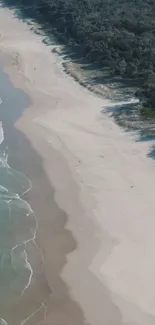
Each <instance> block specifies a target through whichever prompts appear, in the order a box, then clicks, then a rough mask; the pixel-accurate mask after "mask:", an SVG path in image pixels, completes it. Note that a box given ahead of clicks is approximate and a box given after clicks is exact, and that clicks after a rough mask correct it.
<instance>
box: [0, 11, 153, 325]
mask: <svg viewBox="0 0 155 325" xmlns="http://www.w3.org/2000/svg"><path fill="white" fill-rule="evenodd" d="M12 17H13V15H12V13H11V12H9V11H8V10H7V9H2V8H1V9H0V33H1V37H0V46H1V49H2V51H3V52H7V53H10V54H11V56H12V57H13V58H14V59H13V62H14V64H15V66H18V72H19V75H18V77H16V80H15V78H14V77H13V72H11V71H13V70H11V67H9V68H8V71H9V72H10V75H11V78H12V80H13V81H14V82H15V84H17V85H19V82H20V80H21V79H22V78H23V77H24V82H23V84H24V89H25V91H27V92H28V93H29V94H30V96H31V99H32V101H33V106H32V107H31V108H30V109H29V110H27V111H26V112H25V114H24V116H23V117H22V118H21V120H20V121H19V122H18V124H17V126H18V127H19V128H20V129H21V130H22V131H23V132H24V133H25V134H26V135H27V137H29V139H30V140H31V142H32V144H33V146H34V147H35V149H36V150H38V152H40V154H41V155H42V156H43V159H44V166H45V170H46V173H47V175H48V177H49V179H50V180H51V182H52V184H53V185H54V187H55V188H56V200H57V202H58V204H59V206H60V207H62V208H63V209H64V210H65V211H66V212H67V214H68V216H69V219H68V220H69V221H68V225H67V227H68V229H70V230H71V231H72V233H73V236H74V237H75V239H76V241H77V243H78V246H77V249H76V250H75V251H73V252H72V253H71V254H69V256H68V263H67V265H66V266H65V268H64V270H63V273H62V278H63V279H64V280H65V282H66V283H67V285H68V287H69V291H70V294H71V297H72V298H73V299H74V300H75V301H77V303H78V304H79V305H80V306H81V307H82V309H83V311H84V315H85V318H86V322H87V323H89V324H91V325H103V324H105V325H114V324H115V325H119V324H133V325H153V324H155V170H154V163H153V161H152V160H150V159H148V158H147V157H146V154H147V153H148V150H149V145H150V144H149V143H139V142H135V139H134V138H133V137H132V136H131V135H129V134H126V133H124V132H123V130H121V129H120V128H119V127H118V126H117V125H116V124H115V123H114V121H113V120H112V119H111V118H109V117H108V116H107V115H106V114H102V113H101V111H102V109H103V108H104V107H105V106H107V105H112V103H109V102H107V101H106V100H103V99H101V98H98V97H97V96H95V95H93V94H91V93H90V92H89V91H88V90H86V89H84V88H82V87H81V86H80V85H78V84H77V83H76V82H75V81H74V80H73V79H72V78H71V77H69V76H67V75H65V73H64V72H63V69H62V66H61V59H60V58H59V57H58V56H57V54H54V53H51V48H52V47H51V48H50V47H46V46H45V45H44V44H43V43H42V42H41V39H40V37H39V36H37V35H34V34H33V33H32V32H31V31H29V29H30V27H29V26H27V25H26V24H25V23H23V22H21V21H19V20H18V19H16V18H12ZM21 87H23V86H22V83H21ZM29 126H30V128H32V127H34V135H35V132H36V131H35V128H37V130H40V131H38V132H40V133H39V134H40V138H38V142H39V141H40V143H41V142H42V141H43V140H42V139H44V140H46V142H47V143H48V146H49V152H51V156H52V158H51V160H49V157H47V155H46V154H45V152H44V150H41V148H40V147H39V145H38V142H37V140H36V138H35V136H34V137H33V135H32V134H31V133H29ZM52 152H53V153H55V154H53V155H52ZM58 162H59V163H58ZM115 306H117V307H118V309H117V308H115ZM56 325H57V324H56ZM65 325H70V324H65Z"/></svg>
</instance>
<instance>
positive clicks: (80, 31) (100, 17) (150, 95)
mask: <svg viewBox="0 0 155 325" xmlns="http://www.w3.org/2000/svg"><path fill="white" fill-rule="evenodd" d="M9 1H10V2H13V3H12V4H16V5H20V6H21V5H22V6H24V8H25V9H26V8H27V9H28V10H29V8H31V14H33V15H35V17H37V19H39V20H40V21H46V22H48V23H49V24H50V25H51V26H52V27H53V28H55V30H56V31H57V32H58V33H59V35H61V36H63V40H64V41H65V42H66V43H67V44H69V45H71V46H73V45H74V46H76V50H77V53H79V54H80V55H82V56H84V57H86V58H87V59H88V60H90V61H92V62H95V63H98V64H100V65H101V66H102V67H107V66H108V67H110V69H111V72H112V73H113V74H115V75H120V76H121V77H123V78H125V79H131V80H137V81H138V84H139V85H140V90H139V91H138V92H137V96H139V97H140V98H141V100H142V101H143V103H144V109H143V114H144V113H145V112H146V111H147V109H148V110H149V111H148V115H150V114H151V113H150V112H151V110H153V111H154V110H155V1H154V0H136V1H135V0H9ZM152 115H153V114H152Z"/></svg>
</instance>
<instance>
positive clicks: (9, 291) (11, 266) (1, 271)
mask: <svg viewBox="0 0 155 325" xmlns="http://www.w3.org/2000/svg"><path fill="white" fill-rule="evenodd" d="M19 94H20V95H19ZM0 95H1V100H0V119H1V120H2V123H1V124H0V325H4V324H8V325H9V324H10V323H9V322H8V320H7V302H8V304H11V303H10V301H11V299H15V297H21V296H23V295H24V293H25V291H26V290H27V289H28V287H29V285H30V284H31V279H32V275H33V270H32V268H31V265H30V263H29V259H28V256H27V251H26V249H27V246H26V245H27V243H28V242H30V241H33V240H34V239H35V236H36V228H37V223H36V219H35V216H34V213H33V211H32V209H31V207H30V205H29V204H28V203H27V202H26V201H25V200H24V194H25V193H26V192H28V191H29V190H30V189H31V181H30V180H29V179H28V178H27V177H26V176H25V175H23V174H22V173H20V172H19V171H17V170H15V169H13V168H11V167H10V166H9V164H8V157H9V148H8V146H7V141H5V136H6V138H7V137H8V134H5V125H6V123H7V124H8V125H11V123H13V122H14V121H15V120H16V118H17V115H18V114H19V112H20V111H19V107H20V106H21V104H22V95H21V92H20V91H19V90H17V89H15V88H14V87H13V86H12V84H11V82H10V81H9V79H8V77H7V75H6V74H5V73H3V72H2V71H0ZM12 105H14V107H15V109H14V110H13V109H12V108H13V106H12ZM15 105H16V106H15ZM24 105H25V104H24ZM17 111H18V114H17ZM3 128H4V129H3ZM7 129H8V128H7ZM8 313H9V310H8Z"/></svg>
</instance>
